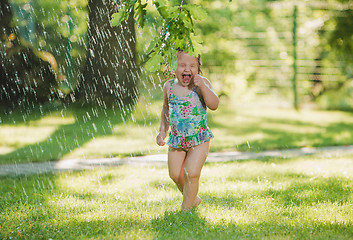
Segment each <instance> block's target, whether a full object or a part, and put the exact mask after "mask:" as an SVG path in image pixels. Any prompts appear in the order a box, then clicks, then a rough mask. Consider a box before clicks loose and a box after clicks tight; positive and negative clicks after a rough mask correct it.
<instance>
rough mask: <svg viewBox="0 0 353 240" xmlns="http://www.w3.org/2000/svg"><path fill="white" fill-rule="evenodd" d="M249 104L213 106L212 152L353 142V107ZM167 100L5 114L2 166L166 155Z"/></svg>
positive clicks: (1, 135) (0, 136)
mask: <svg viewBox="0 0 353 240" xmlns="http://www.w3.org/2000/svg"><path fill="white" fill-rule="evenodd" d="M259 105H261V106H260V107H259V106H257V107H248V106H247V105H245V103H244V104H240V103H237V104H232V103H231V101H227V100H224V99H222V100H221V105H220V108H219V109H218V110H217V111H215V112H212V111H209V126H210V128H211V130H212V131H213V133H214V135H215V138H214V140H212V142H211V149H210V151H211V152H215V151H261V150H267V149H285V148H300V147H312V146H314V147H317V146H329V145H346V144H352V143H353V132H352V131H350V129H353V113H352V112H341V111H318V110H302V111H299V112H297V111H295V110H292V109H285V108H282V109H280V108H273V107H271V106H265V107H263V103H259ZM160 109H161V99H160V98H159V97H158V96H157V97H155V99H150V98H148V99H147V97H145V96H143V95H141V97H140V100H139V103H138V105H137V106H136V109H135V110H134V111H133V112H132V114H131V113H128V114H126V113H122V112H120V111H119V110H116V109H115V110H113V109H107V110H106V109H103V108H97V107H92V108H85V109H80V108H68V109H59V110H51V111H49V110H47V111H45V112H43V111H41V112H40V111H37V112H33V113H32V114H31V115H29V116H27V115H22V114H20V113H13V114H11V115H2V116H0V121H1V125H0V139H1V142H0V164H1V163H2V164H3V163H15V162H16V163H25V162H44V161H53V160H60V159H65V158H66V159H67V158H102V157H126V156H136V155H146V154H158V153H166V152H167V148H166V147H158V146H157V145H156V144H155V136H156V133H157V131H158V128H159V121H160V120H159V116H160Z"/></svg>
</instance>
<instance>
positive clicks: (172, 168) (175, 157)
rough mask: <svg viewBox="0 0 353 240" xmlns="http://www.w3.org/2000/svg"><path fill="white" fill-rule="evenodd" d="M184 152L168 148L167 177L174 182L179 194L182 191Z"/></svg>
mask: <svg viewBox="0 0 353 240" xmlns="http://www.w3.org/2000/svg"><path fill="white" fill-rule="evenodd" d="M185 157H186V152H185V151H183V150H181V149H175V148H171V147H170V148H169V151H168V170H169V177H170V178H171V179H172V180H173V181H174V182H175V184H176V185H177V187H178V189H179V190H180V192H183V189H184V173H183V171H184V170H183V169H184V164H185Z"/></svg>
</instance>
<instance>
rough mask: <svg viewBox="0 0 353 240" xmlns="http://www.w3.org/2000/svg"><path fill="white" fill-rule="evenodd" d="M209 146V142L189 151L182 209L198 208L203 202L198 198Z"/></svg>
mask: <svg viewBox="0 0 353 240" xmlns="http://www.w3.org/2000/svg"><path fill="white" fill-rule="evenodd" d="M209 146H210V143H209V142H205V143H202V144H200V145H197V146H195V147H193V148H191V149H189V151H188V152H187V154H186V159H185V165H184V179H185V183H184V191H183V197H184V198H183V204H182V206H181V207H182V209H190V208H193V207H196V206H197V205H198V204H200V202H201V199H200V198H198V197H197V193H198V191H199V179H200V175H201V169H202V167H203V165H204V163H205V161H206V158H207V154H208V150H209Z"/></svg>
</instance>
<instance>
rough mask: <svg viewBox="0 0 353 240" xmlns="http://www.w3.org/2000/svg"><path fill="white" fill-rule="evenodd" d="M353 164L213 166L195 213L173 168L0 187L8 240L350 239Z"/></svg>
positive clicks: (325, 160) (0, 219)
mask: <svg viewBox="0 0 353 240" xmlns="http://www.w3.org/2000/svg"><path fill="white" fill-rule="evenodd" d="M352 159H353V156H345V157H343V156H342V157H335V158H330V157H315V156H310V157H305V158H296V159H271V158H269V159H266V160H249V161H238V162H228V163H222V164H220V163H217V164H216V163H207V164H206V165H205V167H204V169H203V172H202V176H201V184H200V193H199V195H200V196H201V198H202V199H203V202H202V204H201V205H200V206H199V208H198V209H197V210H196V211H191V212H180V211H179V208H180V205H181V201H182V197H181V194H180V193H179V192H178V191H177V189H176V186H175V185H174V184H173V183H172V181H171V180H170V179H169V177H168V171H167V168H166V166H162V165H158V166H120V167H115V168H105V169H96V170H86V171H79V172H62V173H57V174H46V175H31V176H22V177H2V178H0V181H1V184H0V226H1V231H0V238H1V239H10V238H11V239H352V238H353V228H352V224H353V212H352V211H353V206H352V202H353V188H352V186H353V164H352V163H353V160H352Z"/></svg>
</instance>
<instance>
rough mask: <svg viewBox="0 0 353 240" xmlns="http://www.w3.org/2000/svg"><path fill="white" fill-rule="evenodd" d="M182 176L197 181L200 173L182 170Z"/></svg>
mask: <svg viewBox="0 0 353 240" xmlns="http://www.w3.org/2000/svg"><path fill="white" fill-rule="evenodd" d="M184 175H185V177H186V178H187V179H199V178H200V175H201V173H200V172H198V171H195V170H192V169H187V168H184Z"/></svg>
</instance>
